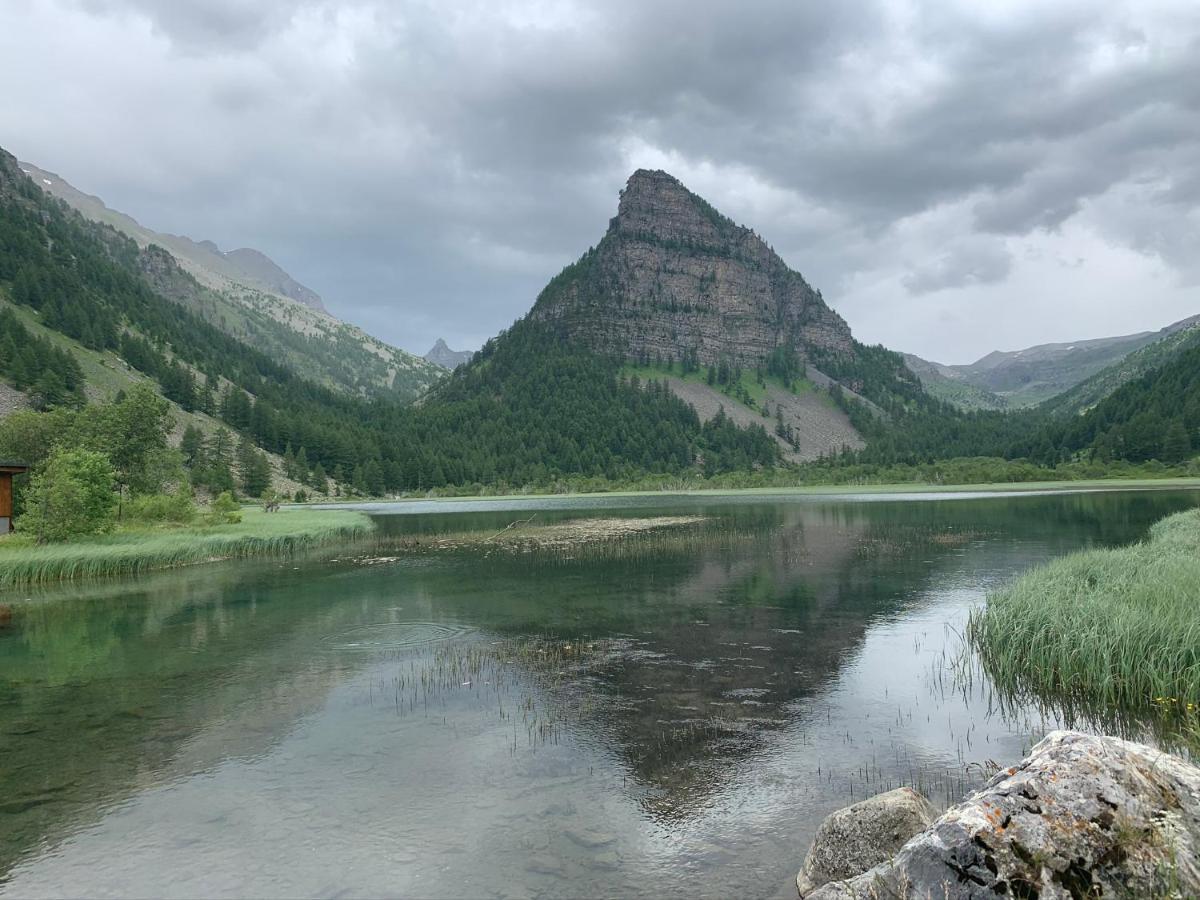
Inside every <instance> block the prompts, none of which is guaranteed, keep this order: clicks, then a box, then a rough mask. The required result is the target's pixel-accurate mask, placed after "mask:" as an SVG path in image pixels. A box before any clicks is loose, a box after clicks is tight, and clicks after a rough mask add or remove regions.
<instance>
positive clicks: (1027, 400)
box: [905, 329, 1166, 409]
mask: <svg viewBox="0 0 1200 900" xmlns="http://www.w3.org/2000/svg"><path fill="white" fill-rule="evenodd" d="M1165 330H1166V329H1164V331H1165ZM1162 336H1163V332H1156V331H1143V332H1140V333H1138V334H1129V335H1122V336H1120V337H1111V338H1099V339H1094V340H1085V341H1074V342H1072V343H1066V344H1039V345H1038V346H1036V347H1027V348H1026V349H1024V350H1013V351H999V350H997V351H993V352H992V353H989V354H988V355H987V356H984V357H983V358H982V359H979V360H976V361H975V362H973V363H970V364H968V365H949V366H948V365H943V364H942V363H937V362H930V361H928V360H924V359H921V358H920V357H917V356H912V355H907V356H906V357H905V359H906V360H907V361H908V365H909V368H911V369H912V370H913V371H914V372H916V373H917V375H919V376H920V378H921V381H922V383H923V384H924V385H925V388H926V389H927V390H928V391H929V392H930V393H932V394H933V395H934V396H937V397H940V398H941V399H944V400H947V401H948V402H951V403H954V404H956V405H958V406H961V407H964V408H969V409H1004V408H1011V409H1017V408H1020V407H1025V406H1036V405H1037V404H1039V403H1041V402H1043V401H1044V400H1048V399H1049V398H1051V397H1054V396H1056V395H1058V394H1061V393H1062V392H1063V391H1066V390H1069V389H1070V388H1072V387H1074V386H1075V385H1077V384H1079V383H1080V382H1081V381H1084V380H1085V379H1087V378H1090V377H1091V376H1093V375H1095V374H1096V373H1098V372H1100V371H1102V370H1103V369H1106V368H1108V367H1109V366H1111V365H1114V364H1115V363H1117V362H1119V361H1120V360H1121V359H1123V358H1124V357H1126V356H1128V355H1129V354H1130V353H1132V352H1133V351H1135V350H1137V349H1139V348H1141V347H1144V346H1146V345H1147V344H1150V343H1153V342H1154V341H1157V340H1159V338H1161V337H1162Z"/></svg>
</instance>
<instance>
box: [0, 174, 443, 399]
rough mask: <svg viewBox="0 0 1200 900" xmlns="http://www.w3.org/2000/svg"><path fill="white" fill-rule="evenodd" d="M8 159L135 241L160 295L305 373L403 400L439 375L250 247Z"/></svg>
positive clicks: (57, 195) (350, 390)
mask: <svg viewBox="0 0 1200 900" xmlns="http://www.w3.org/2000/svg"><path fill="white" fill-rule="evenodd" d="M10 159H11V157H10ZM14 163H15V165H14V166H13V168H14V169H16V168H17V167H19V169H20V173H21V174H23V175H24V176H25V177H28V178H29V179H30V180H31V181H32V182H33V183H34V184H35V185H36V186H37V187H39V188H41V190H42V191H44V192H45V193H47V194H48V195H49V196H51V197H53V198H56V199H57V200H58V201H61V202H63V203H65V204H66V205H67V206H68V207H70V208H71V209H73V210H75V211H76V212H78V213H79V214H80V215H82V216H83V217H84V218H85V219H88V220H90V221H92V222H96V223H99V224H101V225H107V226H109V227H111V228H113V229H114V230H115V231H116V232H118V233H120V234H122V235H125V236H126V237H128V238H131V239H132V240H133V241H135V242H136V243H137V246H138V247H139V248H140V258H139V260H138V267H139V268H140V270H141V272H142V275H143V277H144V278H145V279H146V281H147V282H148V283H149V284H150V285H151V286H152V287H153V288H154V290H155V291H156V292H158V293H159V294H160V295H161V296H164V297H166V298H168V299H170V300H173V301H174V302H176V303H179V304H180V305H182V306H185V307H187V308H189V309H191V310H193V311H195V312H197V313H198V314H199V315H200V316H201V317H203V318H204V319H205V320H207V321H208V322H210V323H212V324H213V325H215V326H216V327H218V328H220V329H221V330H222V331H224V332H225V333H227V334H229V335H230V336H232V337H234V338H236V339H238V340H240V341H243V342H245V343H246V344H248V345H250V346H254V347H257V348H259V349H261V350H263V351H264V352H266V353H268V354H269V355H271V356H272V357H273V358H275V359H277V360H279V361H280V362H282V363H284V364H286V365H288V366H289V367H290V368H291V369H293V370H294V371H295V372H297V373H298V374H300V375H302V376H304V377H305V378H308V379H310V380H312V381H314V382H317V383H319V384H323V385H325V386H328V387H333V388H336V389H338V390H342V391H346V392H348V393H352V394H357V395H364V396H370V395H384V396H393V397H397V398H399V399H402V400H412V399H415V398H416V397H417V396H419V395H421V394H422V393H424V392H425V391H426V390H428V389H429V387H431V386H432V385H433V384H434V383H436V382H437V381H438V379H440V378H441V377H443V376H444V374H445V373H444V370H443V369H442V368H441V367H439V366H437V365H434V364H432V363H429V362H427V361H425V360H424V359H422V358H421V357H419V356H416V355H414V354H412V353H408V352H407V351H404V350H401V349H399V348H397V347H393V346H391V345H389V344H386V343H384V342H383V341H381V340H379V339H377V338H375V337H373V336H371V335H369V334H367V333H366V332H364V331H363V330H362V329H360V328H358V327H357V326H354V325H351V324H349V323H347V322H342V321H341V320H339V319H336V318H334V317H333V316H331V315H330V314H329V313H328V312H326V311H325V308H324V305H323V303H322V301H321V298H320V297H319V296H318V295H317V294H316V293H315V292H314V291H312V290H310V289H309V288H307V287H305V286H304V285H302V284H300V283H299V282H298V281H296V280H295V279H294V278H292V277H291V276H290V275H289V274H288V273H287V272H285V271H284V270H283V269H282V268H280V267H279V266H278V265H277V264H276V263H274V262H273V261H272V260H271V259H270V258H269V257H267V256H266V255H265V254H263V253H261V252H260V251H258V250H252V249H249V248H241V249H238V250H232V251H229V252H224V251H222V250H220V248H218V247H217V245H216V244H214V243H213V242H212V241H193V240H192V239H190V238H187V237H182V236H179V235H170V234H160V233H159V232H156V231H153V230H151V229H149V228H146V227H145V226H143V225H141V224H140V223H139V222H137V220H135V219H134V218H132V217H131V216H128V215H126V214H125V213H122V212H120V211H118V210H114V209H111V208H109V207H108V206H107V205H106V204H105V203H104V201H103V200H101V199H100V198H98V197H94V196H92V195H91V194H87V193H84V192H83V191H80V190H78V189H77V188H75V187H73V186H72V185H71V184H70V183H69V182H67V181H66V180H65V179H63V178H62V177H61V176H59V175H56V174H54V173H51V172H47V171H45V170H43V169H40V168H38V167H37V166H35V165H33V164H31V163H27V162H16V161H15V160H14Z"/></svg>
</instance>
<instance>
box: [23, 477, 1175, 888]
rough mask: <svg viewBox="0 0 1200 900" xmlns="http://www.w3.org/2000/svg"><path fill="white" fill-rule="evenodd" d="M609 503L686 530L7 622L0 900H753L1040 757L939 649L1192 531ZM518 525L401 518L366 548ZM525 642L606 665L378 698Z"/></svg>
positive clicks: (521, 669) (306, 568) (63, 609)
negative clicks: (689, 520)
mask: <svg viewBox="0 0 1200 900" xmlns="http://www.w3.org/2000/svg"><path fill="white" fill-rule="evenodd" d="M624 502H625V506H620V505H618V504H617V503H610V504H607V505H603V504H602V505H600V506H599V507H596V506H595V505H592V507H591V508H589V509H588V513H587V514H588V515H608V514H610V515H623V516H628V515H631V514H659V513H661V511H662V510H663V509H665V508H670V509H672V510H675V511H679V512H686V513H694V514H698V515H703V516H705V517H707V518H706V522H705V523H704V524H703V525H702V526H700V527H699V528H698V529H697V531H696V533H695V534H693V535H692V536H690V537H686V538H683V539H680V540H676V541H672V542H663V543H659V544H656V545H654V546H653V548H652V550H653V552H637V553H633V554H630V555H629V556H628V557H623V556H622V555H621V554H615V553H603V554H594V555H591V556H589V555H588V554H586V553H585V554H579V555H575V556H574V557H573V558H570V559H566V558H562V555H561V554H560V556H559V557H557V558H551V557H547V558H539V557H537V555H536V554H533V555H530V554H503V553H490V554H487V555H483V554H480V553H478V552H473V551H460V552H452V553H443V554H435V555H431V556H406V555H403V554H398V555H399V557H400V558H399V559H398V560H396V561H395V562H392V563H387V564H383V565H378V566H363V565H361V564H359V563H358V562H355V561H353V560H350V559H342V558H336V559H333V560H330V559H322V560H310V561H306V562H302V563H300V562H297V563H288V564H287V565H279V564H277V563H272V564H238V565H228V566H214V567H207V568H204V569H194V570H184V571H181V572H177V573H170V574H165V575H159V576H154V577H152V578H147V579H140V580H138V581H133V582H122V583H112V584H109V585H104V586H99V587H88V588H68V589H63V590H58V591H51V592H47V593H45V594H43V595H35V596H33V597H31V599H30V602H20V601H23V598H16V599H17V600H18V601H19V602H18V603H17V605H16V615H15V617H14V621H13V624H12V626H11V627H10V628H9V629H8V630H7V631H4V632H0V677H2V679H3V681H2V684H0V760H2V761H3V762H2V769H0V792H2V793H0V796H3V797H4V800H3V802H2V804H0V822H2V823H3V826H4V827H3V829H2V836H0V873H3V876H0V877H4V878H7V879H8V890H9V891H11V892H12V893H13V894H18V895H26V894H37V893H72V892H75V893H94V892H96V891H100V892H103V891H104V890H109V891H111V892H114V893H125V894H129V893H133V894H137V893H147V894H154V893H164V892H167V893H179V894H184V893H188V892H189V891H190V892H193V893H195V892H200V893H210V894H220V893H228V894H239V893H263V894H296V893H299V894H311V893H338V892H345V893H352V894H353V893H359V894H363V893H366V894H377V893H421V894H426V895H431V896H432V895H454V894H456V893H481V892H484V891H487V892H493V891H500V890H501V889H509V888H510V889H512V890H513V891H514V892H517V893H522V892H524V893H537V892H541V891H544V892H548V893H573V894H578V895H582V894H587V893H596V892H599V893H659V892H661V891H663V890H666V889H678V888H679V887H680V886H681V885H684V884H686V885H687V886H688V887H689V889H691V890H692V892H695V893H701V894H720V893H729V892H731V891H732V892H736V893H746V892H758V893H763V892H766V893H771V892H774V891H775V890H776V889H783V888H784V886H785V885H786V881H787V874H788V873H789V872H790V871H791V870H794V869H795V867H796V862H797V855H798V854H799V852H800V851H801V850H802V848H803V845H804V843H805V841H806V840H807V836H808V834H809V832H810V830H811V827H812V826H813V825H814V824H815V822H816V821H819V818H820V815H822V814H823V812H824V811H827V810H828V809H830V808H833V807H834V806H836V805H839V804H840V803H843V802H846V801H847V800H848V799H850V797H851V796H852V795H853V794H854V793H855V792H857V793H858V794H859V795H861V794H862V793H865V792H869V791H870V790H871V789H873V788H883V787H885V786H888V785H889V784H891V783H893V782H895V783H899V782H901V781H906V780H908V781H916V780H920V779H928V780H932V779H936V778H939V777H940V778H942V779H943V782H942V785H943V786H944V787H945V790H946V793H947V795H949V794H950V793H951V792H953V791H954V790H956V789H957V787H958V786H959V784H960V781H961V779H962V778H964V777H968V776H967V775H964V774H963V773H964V772H967V771H970V770H968V769H967V768H966V767H967V766H969V765H970V764H982V763H984V762H986V760H988V759H989V758H993V757H994V758H999V759H1008V758H1010V757H1011V756H1012V755H1013V754H1015V753H1017V752H1019V751H1020V749H1021V747H1022V746H1024V745H1025V744H1026V743H1027V742H1028V741H1029V740H1030V739H1032V737H1033V736H1034V733H1035V732H1036V731H1037V730H1038V729H1039V728H1040V727H1042V721H1041V719H1042V716H1041V714H1040V713H1038V712H1036V711H1030V710H1024V709H1018V710H1014V711H1013V713H1012V715H1011V716H1010V718H1009V719H1007V720H1005V721H997V720H995V719H994V718H990V717H989V715H988V708H987V703H986V699H984V701H983V702H979V699H980V698H983V697H984V696H985V695H984V694H983V693H981V694H980V698H976V700H975V702H966V701H963V700H962V699H961V698H957V697H955V696H953V695H950V696H948V695H947V692H946V686H945V684H944V683H941V682H940V681H939V679H940V678H941V677H942V676H941V675H940V674H939V672H940V671H941V670H942V669H944V653H945V651H946V647H947V645H948V643H949V642H951V641H952V638H953V635H952V634H950V633H948V632H947V631H946V627H945V626H946V623H947V622H951V623H953V622H955V621H956V620H957V617H960V616H961V614H962V613H963V611H964V610H965V609H966V608H967V607H968V606H969V604H970V603H972V602H975V601H977V600H978V599H979V598H980V597H981V596H982V593H983V592H984V591H985V590H986V589H987V587H988V586H990V585H992V584H995V583H997V582H998V581H999V580H1001V579H1003V578H1006V577H1009V576H1010V575H1012V574H1013V573H1015V572H1018V571H1020V570H1021V569H1023V568H1024V567H1026V566H1027V565H1029V564H1030V563H1032V562H1036V561H1039V560H1041V559H1045V558H1049V557H1051V556H1053V555H1057V554H1059V553H1062V552H1066V551H1068V550H1071V549H1075V548H1078V547H1081V546H1088V545H1094V544H1113V543H1120V542H1124V541H1128V540H1131V539H1135V538H1137V537H1139V536H1140V535H1141V533H1142V532H1144V530H1145V528H1146V527H1147V526H1148V525H1149V523H1150V522H1152V521H1154V520H1155V519H1157V518H1159V517H1161V516H1163V515H1166V514H1168V513H1170V512H1173V511H1175V510H1178V509H1180V508H1182V507H1184V506H1185V505H1191V504H1192V503H1193V502H1194V500H1193V498H1192V496H1191V495H1186V494H1175V493H1144V494H1089V495H1067V496H1055V497H1041V498H1039V497H1011V496H1010V497H1002V498H997V499H986V500H957V501H954V502H921V503H911V502H909V503H905V502H895V503H875V504H853V503H815V502H803V503H798V502H766V501H758V502H754V503H746V502H736V503H730V502H725V501H716V500H688V501H686V502H684V501H678V500H675V501H654V502H646V501H641V500H638V501H631V500H626V501H624ZM631 504H632V508H631ZM672 504H673V505H672ZM571 515H573V513H572V511H571V510H568V509H557V510H547V511H542V512H540V513H539V516H541V517H544V518H545V519H546V520H548V521H550V520H553V519H555V518H565V517H569V516H571ZM512 518H513V514H512V512H511V511H509V510H495V509H491V510H487V511H480V512H470V513H464V514H439V515H436V516H421V517H417V516H411V517H410V516H396V517H392V518H389V519H388V520H386V531H387V532H388V538H387V541H395V542H404V541H407V540H412V539H414V538H421V537H428V536H430V535H433V534H444V533H448V532H450V531H453V530H460V529H472V530H482V529H488V528H493V527H495V528H502V527H503V526H504V525H505V524H506V523H507V522H508V521H511V519H512ZM385 546H386V545H385ZM646 546H647V547H648V546H649V545H646ZM644 549H645V548H643V550H644ZM5 599H6V600H11V599H12V598H5ZM544 635H551V636H553V638H554V639H555V640H558V641H561V642H579V641H581V640H584V641H586V640H592V641H597V642H603V643H602V644H601V647H602V650H603V652H602V653H597V654H595V655H594V656H593V657H588V658H585V659H584V660H582V662H583V663H585V664H583V665H577V664H575V663H574V662H570V663H569V664H567V665H565V666H564V667H563V669H562V671H554V672H552V673H547V672H546V671H544V670H545V667H544V666H539V665H538V664H536V663H534V662H531V661H529V660H524V661H523V660H522V659H520V658H519V654H518V655H517V657H516V658H512V659H507V661H504V662H502V663H497V665H499V666H500V667H501V668H503V669H504V673H505V674H504V678H505V679H506V681H505V687H504V691H505V692H506V694H507V697H506V698H504V697H501V696H500V690H499V688H498V686H497V684H489V685H486V686H485V685H483V684H482V680H483V679H482V678H481V679H480V682H479V683H476V682H474V681H467V679H463V680H461V681H458V682H454V683H452V684H451V683H448V684H447V685H446V686H445V687H444V688H443V689H441V690H440V691H437V692H433V693H434V694H435V695H436V696H434V698H433V703H432V706H430V705H428V704H427V703H423V704H422V705H421V707H420V708H418V706H417V705H416V703H415V700H414V703H413V705H412V706H411V707H410V708H408V709H407V710H402V709H401V708H400V704H399V702H398V699H397V698H396V697H393V696H392V695H393V693H395V694H396V695H397V697H398V696H399V693H400V692H399V690H397V689H396V685H397V684H398V683H399V681H400V679H402V678H405V679H407V678H414V679H415V678H417V677H418V676H419V672H420V671H421V667H422V666H429V665H433V664H434V661H435V660H436V659H437V653H438V651H437V650H436V648H437V647H443V648H445V647H447V646H450V645H453V646H456V647H464V648H470V647H483V648H490V647H495V646H509V647H512V646H518V645H520V644H521V642H528V641H529V640H530V639H531V638H532V637H533V636H544ZM496 641H502V642H507V643H506V644H504V645H497V644H495V643H494V642H496ZM442 652H443V658H444V652H445V651H444V650H443V651H442ZM455 652H458V651H455ZM464 652H465V651H464ZM510 656H511V654H510ZM499 671H500V670H499V669H498V668H495V667H493V668H492V669H489V672H490V673H491V675H490V677H492V678H498V677H499V675H498V674H497V673H498V672H499ZM464 682H466V683H464ZM413 683H415V682H413ZM404 685H405V695H406V696H407V692H408V690H409V688H410V687H411V684H410V682H408V681H405V682H404ZM422 694H423V696H422V699H423V700H426V701H428V699H429V694H430V691H429V690H424V689H423V690H422ZM414 696H415V695H414ZM393 701H395V702H393ZM498 701H502V702H498ZM522 702H529V703H531V704H534V705H535V706H536V708H539V709H544V710H546V711H547V713H546V714H547V715H554V716H556V717H557V720H558V721H559V722H560V723H561V724H562V729H561V730H560V731H559V732H557V733H556V734H555V736H554V739H553V740H552V741H545V740H543V741H530V740H528V739H527V738H525V739H523V733H522V730H521V728H520V727H519V726H518V725H517V724H516V723H517V719H518V712H519V710H520V704H521V703H522ZM506 704H507V708H506V709H505V705H506ZM502 709H503V710H504V712H503V713H502V712H501V710H502ZM514 734H515V736H516V739H515V740H514V739H513V737H512V736H513V735H514ZM256 806H257V808H259V809H260V810H267V809H270V810H273V811H274V817H273V818H271V820H270V822H269V824H268V823H265V822H263V821H262V820H261V818H259V817H255V816H253V815H252V814H251V812H250V811H249V809H250V808H251V807H256ZM251 820H253V821H251ZM351 838H354V839H356V840H357V843H354V842H353V841H351ZM314 842H315V844H316V845H320V847H321V849H320V850H319V851H318V850H314V846H315V845H314ZM468 847H469V848H471V850H470V852H469V853H468V854H467V856H469V857H470V858H469V859H467V858H463V854H462V853H456V850H459V849H461V850H464V851H465V850H466V848H468ZM372 848H373V850H374V852H375V855H374V856H371V855H370V853H369V851H370V850H372ZM351 862H352V863H353V865H350V863H351ZM133 863H137V865H132V864H133ZM168 872H170V873H174V874H172V875H171V878H172V879H173V880H172V881H171V882H170V884H171V885H172V889H171V890H170V891H166V890H165V889H164V884H165V883H166V882H165V881H164V879H166V878H167V873H168ZM134 873H136V874H134ZM73 888H74V889H75V890H72V889H73Z"/></svg>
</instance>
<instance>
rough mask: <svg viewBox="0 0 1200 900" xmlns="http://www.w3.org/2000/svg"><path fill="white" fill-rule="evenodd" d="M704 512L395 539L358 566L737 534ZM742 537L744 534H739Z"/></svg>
mask: <svg viewBox="0 0 1200 900" xmlns="http://www.w3.org/2000/svg"><path fill="white" fill-rule="evenodd" d="M709 523H710V520H709V519H708V517H706V516H650V517H644V518H610V517H605V518H590V519H571V520H568V521H565V522H553V523H549V524H539V523H538V522H537V517H536V515H535V516H531V517H529V518H528V519H521V520H517V521H514V522H511V523H510V524H508V525H507V526H505V527H504V528H501V529H499V530H497V531H486V532H484V531H470V532H465V531H464V532H451V533H447V534H443V535H433V536H428V537H426V536H422V537H409V538H399V539H396V540H393V541H390V542H388V541H386V540H385V541H383V542H381V543H380V551H379V552H377V553H374V554H370V555H366V556H362V557H359V558H358V559H357V560H356V561H357V562H358V563H360V564H361V565H368V566H370V565H381V564H384V563H391V562H396V561H397V560H399V559H402V558H406V557H408V556H411V555H413V554H420V553H446V552H456V551H467V552H478V553H483V554H484V555H485V556H487V555H490V554H493V553H499V554H506V555H513V554H522V553H538V554H541V555H543V556H545V557H546V558H548V559H555V558H557V559H575V558H580V557H593V556H604V555H606V554H616V555H625V554H627V553H629V552H635V553H636V552H638V551H641V552H647V553H649V552H653V553H659V552H669V551H670V549H671V547H672V546H677V547H679V548H680V549H684V548H690V549H694V548H695V547H696V545H697V543H698V542H706V543H709V544H714V545H719V544H725V545H730V544H732V542H733V541H735V540H737V539H738V537H739V533H738V532H737V531H736V530H735V529H732V528H728V527H721V528H703V527H700V526H703V525H707V524H709ZM743 536H744V535H743Z"/></svg>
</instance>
